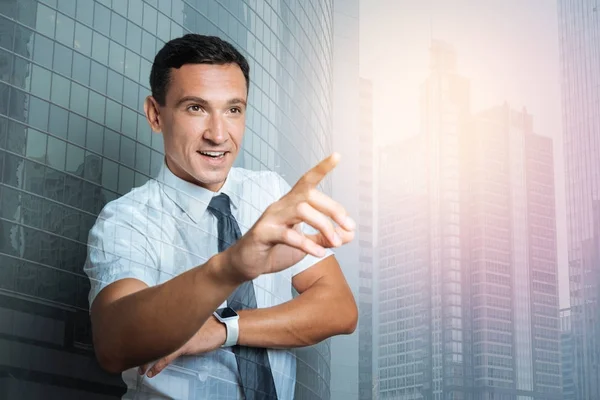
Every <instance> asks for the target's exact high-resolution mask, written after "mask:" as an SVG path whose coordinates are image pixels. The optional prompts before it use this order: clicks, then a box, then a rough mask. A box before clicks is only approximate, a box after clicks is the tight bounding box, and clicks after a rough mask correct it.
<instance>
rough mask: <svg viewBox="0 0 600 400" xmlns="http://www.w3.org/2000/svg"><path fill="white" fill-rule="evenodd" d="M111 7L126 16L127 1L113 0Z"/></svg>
mask: <svg viewBox="0 0 600 400" xmlns="http://www.w3.org/2000/svg"><path fill="white" fill-rule="evenodd" d="M112 9H113V10H114V11H116V12H118V13H119V14H121V15H122V16H124V17H127V2H126V1H115V4H113V5H112Z"/></svg>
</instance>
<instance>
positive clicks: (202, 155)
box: [144, 64, 247, 191]
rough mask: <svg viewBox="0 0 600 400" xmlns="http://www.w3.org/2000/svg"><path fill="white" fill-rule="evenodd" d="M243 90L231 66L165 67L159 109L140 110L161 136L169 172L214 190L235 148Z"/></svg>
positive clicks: (243, 106)
mask: <svg viewBox="0 0 600 400" xmlns="http://www.w3.org/2000/svg"><path fill="white" fill-rule="evenodd" d="M246 101H247V89H246V80H245V78H244V74H243V73H242V70H241V69H240V67H239V66H238V65H237V64H225V65H210V64H185V65H183V66H182V67H181V68H179V69H171V74H170V80H169V83H168V85H167V94H166V99H165V105H164V106H160V105H158V103H157V102H156V101H155V100H154V99H153V98H151V97H149V98H148V99H147V100H146V103H145V105H144V108H145V110H146V115H147V117H148V121H149V122H150V125H151V126H152V129H153V130H155V131H157V132H162V133H163V136H164V143H165V154H166V159H167V165H168V166H169V169H170V170H171V171H172V172H173V173H174V174H175V175H177V176H178V177H180V178H181V179H184V180H186V181H189V182H192V183H195V184H197V185H200V186H202V187H204V188H206V189H209V190H212V191H218V190H219V189H220V188H221V186H222V185H223V183H224V182H225V179H226V178H227V174H228V173H229V170H230V169H231V166H232V165H233V162H234V160H235V158H236V157H237V155H238V152H239V150H240V145H241V143H242V138H243V136H244V128H245V122H246Z"/></svg>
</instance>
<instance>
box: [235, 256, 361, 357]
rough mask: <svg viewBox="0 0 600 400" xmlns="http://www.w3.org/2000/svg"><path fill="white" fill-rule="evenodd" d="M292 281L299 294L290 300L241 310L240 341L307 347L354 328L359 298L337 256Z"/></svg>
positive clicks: (282, 346) (325, 260)
mask: <svg viewBox="0 0 600 400" xmlns="http://www.w3.org/2000/svg"><path fill="white" fill-rule="evenodd" d="M292 285H293V286H294V288H295V289H296V290H297V291H298V293H299V294H300V295H299V296H297V297H296V298H294V299H292V300H291V301H288V302H286V303H283V304H279V305H277V306H273V307H269V308H258V309H253V310H241V311H239V312H238V313H239V315H240V319H239V327H240V328H239V338H238V344H240V345H243V346H251V347H266V348H293V347H304V346H311V345H313V344H316V343H319V342H321V341H323V340H325V339H327V338H329V337H331V336H334V335H340V334H351V333H352V332H354V330H355V329H356V324H357V320H358V310H357V307H356V301H355V300H354V296H353V295H352V291H351V290H350V287H349V286H348V283H347V282H346V279H345V277H344V274H343V273H342V271H341V269H340V265H339V264H338V262H337V260H336V258H335V256H333V255H330V256H328V257H325V258H324V259H322V260H321V261H319V262H317V263H316V264H315V265H313V266H312V267H310V268H308V269H306V270H304V271H302V272H300V273H299V274H297V275H295V276H294V277H293V279H292Z"/></svg>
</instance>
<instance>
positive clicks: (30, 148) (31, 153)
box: [25, 128, 48, 163]
mask: <svg viewBox="0 0 600 400" xmlns="http://www.w3.org/2000/svg"><path fill="white" fill-rule="evenodd" d="M27 131H28V132H27V151H26V153H25V155H26V156H27V158H31V159H34V160H36V161H39V162H42V163H45V162H46V140H47V138H48V135H46V134H45V133H42V132H39V131H37V130H35V129H31V128H29V129H27Z"/></svg>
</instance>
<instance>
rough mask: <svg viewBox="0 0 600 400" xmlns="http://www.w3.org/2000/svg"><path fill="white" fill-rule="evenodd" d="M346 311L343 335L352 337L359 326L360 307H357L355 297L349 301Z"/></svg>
mask: <svg viewBox="0 0 600 400" xmlns="http://www.w3.org/2000/svg"><path fill="white" fill-rule="evenodd" d="M346 310H347V311H346V313H345V314H346V315H345V318H344V321H343V324H342V332H341V333H342V334H344V335H351V334H353V333H354V331H356V326H357V325H358V307H357V306H356V302H355V301H354V297H352V299H351V300H350V301H349V305H348V307H347V309H346Z"/></svg>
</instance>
